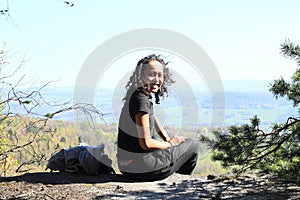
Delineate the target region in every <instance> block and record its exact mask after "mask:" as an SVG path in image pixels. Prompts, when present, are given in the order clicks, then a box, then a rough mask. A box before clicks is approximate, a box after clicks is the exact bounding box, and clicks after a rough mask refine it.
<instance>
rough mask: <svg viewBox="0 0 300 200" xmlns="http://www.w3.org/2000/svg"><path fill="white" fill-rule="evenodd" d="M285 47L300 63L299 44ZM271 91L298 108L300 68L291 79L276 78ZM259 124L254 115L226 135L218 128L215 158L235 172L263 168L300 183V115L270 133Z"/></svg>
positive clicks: (282, 48)
mask: <svg viewBox="0 0 300 200" xmlns="http://www.w3.org/2000/svg"><path fill="white" fill-rule="evenodd" d="M281 50H282V53H283V55H284V56H286V57H288V58H291V59H294V60H296V62H297V63H298V65H300V47H299V46H298V45H294V44H293V43H291V42H290V41H285V42H284V43H282V44H281ZM269 90H270V91H271V92H272V93H273V94H274V96H275V98H279V97H286V98H287V99H288V100H289V101H291V102H292V103H293V106H294V107H297V106H298V105H299V103H300V69H297V70H296V72H295V73H294V74H293V75H292V77H291V81H289V82H288V81H286V80H284V79H283V78H282V77H281V78H279V79H277V80H274V82H273V83H272V84H270V89H269ZM298 109H299V108H298ZM259 125H260V119H259V118H258V117H257V116H254V117H253V118H252V119H251V121H250V124H244V125H241V126H231V127H230V128H229V129H228V132H227V133H226V134H221V132H220V131H215V136H216V138H217V139H216V142H215V146H214V155H213V159H214V160H218V161H221V162H222V165H223V166H224V167H232V169H233V170H234V171H235V172H244V171H246V170H248V169H252V170H260V171H263V172H266V173H274V174H277V175H278V177H279V178H282V179H284V180H287V181H294V182H298V183H299V182H300V158H299V155H300V118H299V117H289V118H288V119H287V121H286V123H274V124H273V125H272V127H271V131H270V132H264V131H263V130H261V129H260V128H259Z"/></svg>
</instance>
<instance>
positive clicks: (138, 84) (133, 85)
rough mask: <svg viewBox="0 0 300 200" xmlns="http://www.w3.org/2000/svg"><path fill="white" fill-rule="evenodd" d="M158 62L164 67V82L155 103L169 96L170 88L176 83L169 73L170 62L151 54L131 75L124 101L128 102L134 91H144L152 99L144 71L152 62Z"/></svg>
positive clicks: (139, 63) (140, 62)
mask: <svg viewBox="0 0 300 200" xmlns="http://www.w3.org/2000/svg"><path fill="white" fill-rule="evenodd" d="M153 60H155V61H158V62H160V63H161V64H162V65H163V72H164V80H163V84H162V86H161V88H160V89H159V90H158V91H157V92H156V93H155V95H154V96H155V103H156V104H159V103H160V98H161V97H162V98H164V97H165V96H168V88H167V87H168V86H169V85H171V84H172V83H175V80H173V78H172V74H171V73H170V71H169V68H168V67H167V64H168V62H165V61H164V60H163V59H162V58H161V57H160V55H155V54H151V55H148V56H146V57H144V58H143V59H141V60H139V61H138V63H137V65H136V68H135V71H134V72H133V74H132V75H131V77H130V79H129V81H128V82H127V84H126V86H125V88H126V90H127V93H126V96H125V97H124V98H123V101H126V100H128V99H129V98H130V96H131V95H132V94H133V92H134V91H136V90H138V91H142V92H144V93H145V94H146V95H148V97H149V98H152V97H151V93H150V92H149V91H148V88H147V86H146V85H145V82H146V77H145V73H144V70H145V68H146V66H147V65H148V64H149V62H150V61H153Z"/></svg>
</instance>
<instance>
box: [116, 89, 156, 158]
mask: <svg viewBox="0 0 300 200" xmlns="http://www.w3.org/2000/svg"><path fill="white" fill-rule="evenodd" d="M138 112H144V113H147V114H149V126H150V127H149V128H150V135H151V137H152V138H155V135H156V134H155V132H156V131H155V125H154V117H153V104H152V102H151V101H150V99H149V97H148V96H147V95H146V94H145V93H143V92H142V91H135V92H133V94H132V95H131V97H130V98H129V100H128V99H127V100H126V102H125V103H124V106H123V108H122V111H121V115H120V119H119V127H118V153H117V156H118V158H119V159H124V160H129V159H133V158H134V156H135V155H134V154H132V153H146V152H150V150H144V149H142V148H141V146H140V144H139V138H138V133H137V128H136V122H135V115H136V114H137V113H138Z"/></svg>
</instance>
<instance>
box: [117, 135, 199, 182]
mask: <svg viewBox="0 0 300 200" xmlns="http://www.w3.org/2000/svg"><path fill="white" fill-rule="evenodd" d="M199 148H200V143H199V141H198V140H196V139H186V140H185V141H184V142H183V143H181V144H179V145H177V146H173V147H170V148H168V149H161V150H156V151H153V152H150V153H147V154H143V155H139V156H136V157H135V159H134V161H133V162H131V163H130V164H128V165H125V166H123V165H120V164H119V170H120V171H121V173H122V174H123V175H124V176H127V177H128V178H130V179H132V180H134V181H156V180H162V179H165V178H167V177H168V176H170V175H171V174H173V173H175V172H176V173H179V174H191V173H192V172H193V170H194V168H195V167H196V164H197V160H198V153H199Z"/></svg>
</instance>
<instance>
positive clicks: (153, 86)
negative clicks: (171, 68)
mask: <svg viewBox="0 0 300 200" xmlns="http://www.w3.org/2000/svg"><path fill="white" fill-rule="evenodd" d="M144 73H145V78H146V85H147V88H148V89H149V92H152V93H156V92H157V91H158V90H159V89H160V88H161V86H162V84H163V82H164V66H163V64H161V63H160V62H159V61H157V60H152V61H150V62H149V64H148V65H147V68H146V69H145V71H144Z"/></svg>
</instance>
